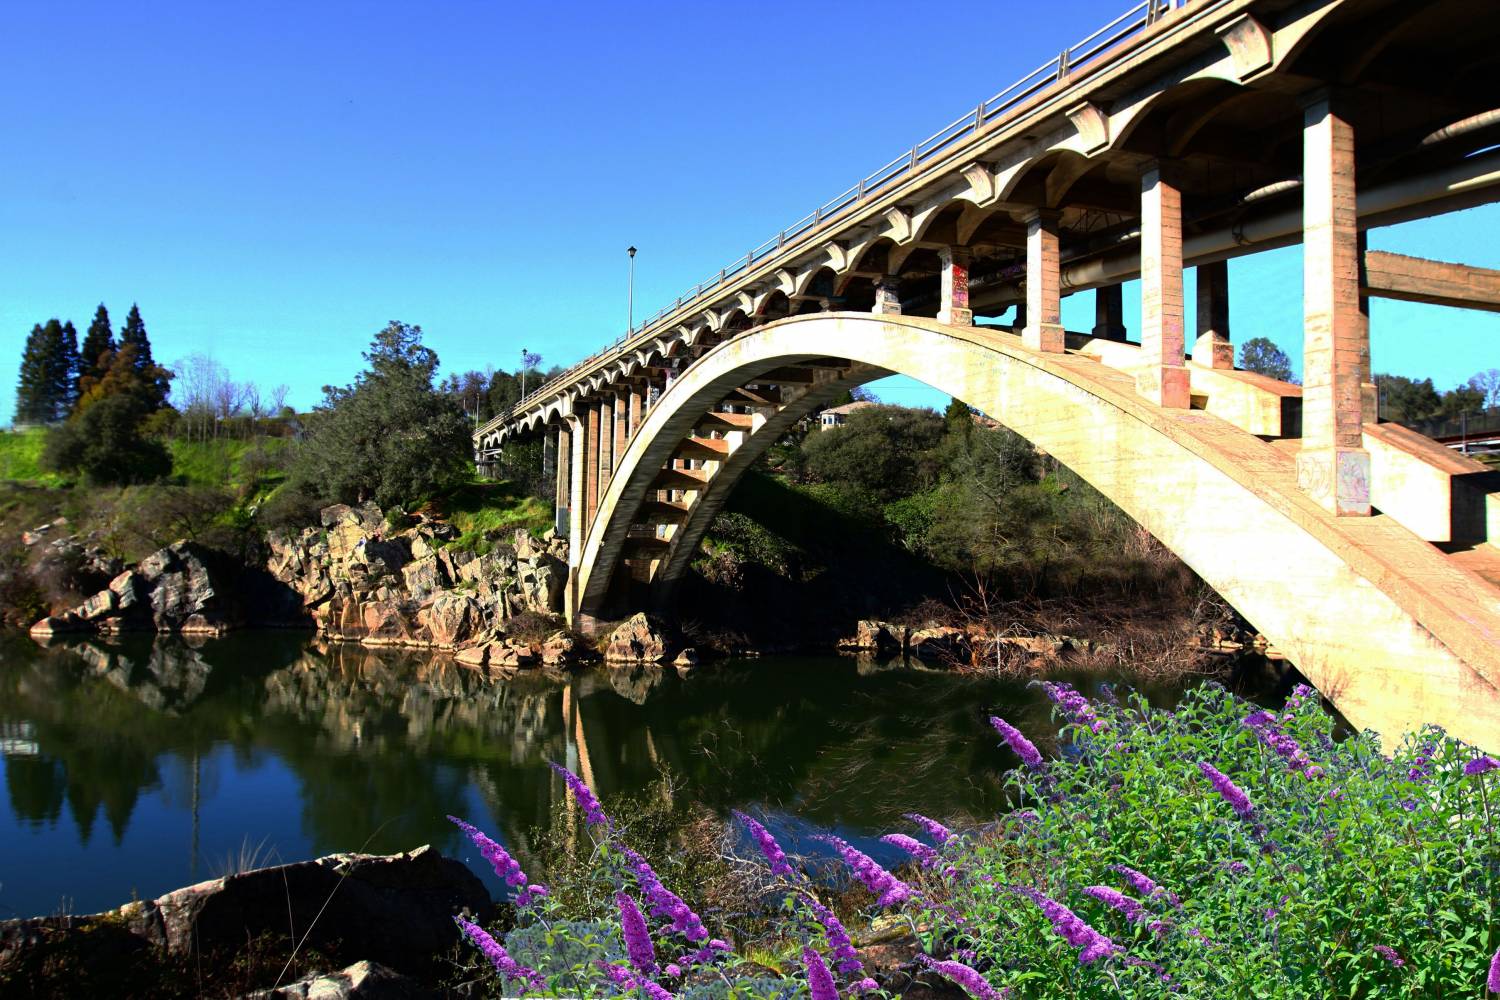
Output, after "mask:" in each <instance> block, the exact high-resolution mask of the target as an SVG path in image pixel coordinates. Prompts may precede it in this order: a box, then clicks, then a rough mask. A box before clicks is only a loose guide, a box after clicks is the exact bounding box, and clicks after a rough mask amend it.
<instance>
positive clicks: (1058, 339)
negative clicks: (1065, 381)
mask: <svg viewBox="0 0 1500 1000" xmlns="http://www.w3.org/2000/svg"><path fill="white" fill-rule="evenodd" d="M1059 218H1061V213H1059V212H1058V211H1057V210H1056V209H1048V208H1038V209H1035V210H1033V211H1032V212H1031V213H1029V214H1028V215H1027V216H1026V325H1025V327H1024V328H1023V329H1022V331H1021V344H1022V345H1023V346H1024V347H1027V348H1029V349H1030V350H1033V351H1047V352H1050V353H1053V354H1056V353H1059V352H1061V351H1062V349H1063V347H1064V346H1065V345H1064V342H1063V327H1062V266H1061V262H1060V258H1059V257H1058V249H1057V222H1058V219H1059Z"/></svg>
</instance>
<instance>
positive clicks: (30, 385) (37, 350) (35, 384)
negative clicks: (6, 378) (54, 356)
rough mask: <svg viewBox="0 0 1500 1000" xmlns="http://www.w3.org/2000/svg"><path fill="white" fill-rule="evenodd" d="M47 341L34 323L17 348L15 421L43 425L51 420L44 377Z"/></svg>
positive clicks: (47, 352) (44, 330)
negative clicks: (18, 371) (18, 370)
mask: <svg viewBox="0 0 1500 1000" xmlns="http://www.w3.org/2000/svg"><path fill="white" fill-rule="evenodd" d="M50 358H51V344H50V343H49V341H48V339H47V331H46V329H45V328H44V327H43V326H42V324H40V323H38V324H36V325H35V326H33V327H32V328H31V333H30V334H28V335H27V337H26V347H25V348H24V349H23V350H22V351H21V373H20V379H19V380H18V382H17V384H16V418H15V419H16V423H18V424H45V423H47V422H48V421H50V420H51V419H52V395H51V393H52V390H51V383H50V380H49V376H48V374H47V373H48V369H49V367H50V366H49V361H50Z"/></svg>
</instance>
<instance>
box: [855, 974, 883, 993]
mask: <svg viewBox="0 0 1500 1000" xmlns="http://www.w3.org/2000/svg"><path fill="white" fill-rule="evenodd" d="M878 989H880V984H879V983H877V982H876V981H875V980H873V979H871V978H870V977H869V976H866V977H865V978H863V979H861V980H860V981H859V982H857V983H855V984H854V985H853V986H850V987H849V993H850V995H851V996H853V995H856V994H859V993H874V992H875V991H876V990H878Z"/></svg>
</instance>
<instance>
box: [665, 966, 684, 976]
mask: <svg viewBox="0 0 1500 1000" xmlns="http://www.w3.org/2000/svg"><path fill="white" fill-rule="evenodd" d="M666 973H667V975H669V976H671V977H672V978H673V979H676V978H677V977H678V976H680V975H682V966H680V965H678V964H677V963H676V962H669V963H667V968H666Z"/></svg>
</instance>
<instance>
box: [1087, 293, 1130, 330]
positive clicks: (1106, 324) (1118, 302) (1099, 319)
mask: <svg viewBox="0 0 1500 1000" xmlns="http://www.w3.org/2000/svg"><path fill="white" fill-rule="evenodd" d="M1093 334H1094V336H1096V337H1103V338H1104V339H1105V340H1124V339H1125V288H1124V286H1122V285H1100V286H1099V287H1098V288H1096V289H1094V329H1093Z"/></svg>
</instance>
